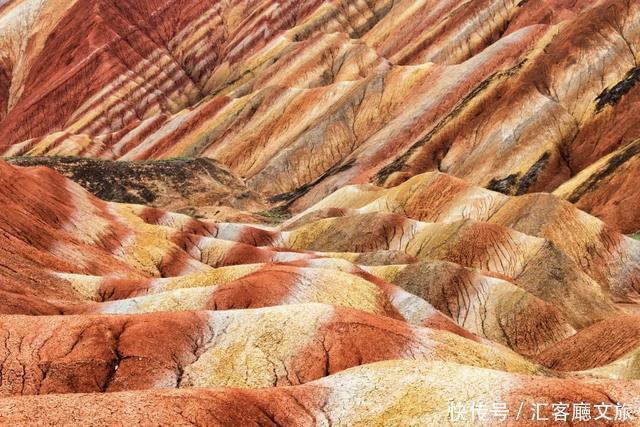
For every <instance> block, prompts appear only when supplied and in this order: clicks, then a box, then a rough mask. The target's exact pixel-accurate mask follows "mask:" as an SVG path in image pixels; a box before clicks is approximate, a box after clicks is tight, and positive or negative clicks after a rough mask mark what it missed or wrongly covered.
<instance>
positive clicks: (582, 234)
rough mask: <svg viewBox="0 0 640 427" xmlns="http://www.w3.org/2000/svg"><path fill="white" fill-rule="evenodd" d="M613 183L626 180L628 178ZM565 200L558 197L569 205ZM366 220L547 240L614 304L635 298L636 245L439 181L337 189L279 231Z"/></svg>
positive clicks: (530, 204)
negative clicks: (457, 224)
mask: <svg viewBox="0 0 640 427" xmlns="http://www.w3.org/2000/svg"><path fill="white" fill-rule="evenodd" d="M619 176H624V177H629V179H631V176H630V175H629V174H626V175H619ZM628 182H629V183H630V182H631V181H628ZM568 184H569V183H567V184H566V185H565V186H568ZM565 186H563V187H561V189H562V188H565ZM561 189H559V193H560V191H561ZM568 191H570V189H567V192H565V193H566V194H568ZM623 191H624V190H623ZM566 194H559V195H560V196H562V197H567V198H570V196H567V195H566ZM365 200H366V201H368V203H364V201H365ZM613 203H615V201H614V202H613ZM621 209H622V208H619V209H618V211H621ZM630 209H633V204H630ZM368 212H372V213H373V212H381V213H384V212H388V213H397V214H402V215H404V216H406V217H408V218H412V219H416V220H420V221H427V222H453V221H460V220H463V219H473V220H476V221H486V222H490V223H495V224H500V225H503V226H506V227H509V228H510V229H513V230H516V231H520V232H522V233H525V234H527V235H530V236H536V237H541V238H544V239H547V240H549V241H550V242H552V243H553V245H554V246H555V247H557V248H558V249H559V250H561V251H562V252H564V253H565V254H566V255H567V256H569V257H570V258H571V259H572V260H573V261H574V262H575V263H576V264H578V265H579V266H580V267H581V268H582V269H583V270H584V271H585V272H586V273H588V274H589V276H590V277H591V278H593V279H594V280H596V281H597V282H598V283H599V284H601V285H602V286H603V287H605V288H606V289H607V290H608V291H609V292H610V293H611V294H612V296H614V297H615V298H616V299H618V300H621V301H629V300H635V299H637V296H638V290H639V289H640V245H638V243H636V242H634V241H632V240H631V239H628V238H626V237H624V236H623V235H622V234H620V233H619V232H618V231H616V230H615V229H614V228H613V227H610V226H608V225H607V224H605V223H602V222H601V221H599V220H598V219H596V218H594V217H591V216H589V215H587V214H585V213H584V212H582V211H580V210H578V209H576V208H575V207H574V206H573V205H572V204H570V203H568V202H565V201H563V200H562V199H560V198H558V197H555V196H552V195H549V194H544V193H540V194H538V193H536V194H528V195H523V196H518V197H510V196H505V195H503V194H500V193H498V192H493V191H489V190H486V189H483V188H480V187H475V186H473V185H471V184H469V183H467V182H466V181H463V180H461V179H459V178H456V177H453V176H450V175H447V174H443V173H437V172H430V173H426V174H421V175H417V176H415V177H412V178H411V179H409V180H407V181H406V182H404V183H402V184H400V185H398V186H396V187H392V188H390V189H387V190H384V189H379V188H370V189H362V190H358V187H357V186H354V187H351V186H347V187H344V188H342V189H340V190H337V191H336V192H335V193H333V194H332V195H330V196H329V197H327V198H326V199H323V200H322V201H320V202H318V203H317V204H316V205H314V206H312V207H310V208H309V209H307V210H306V211H303V212H301V213H300V214H298V215H296V216H294V217H293V218H291V219H289V220H288V221H286V222H285V223H283V225H282V226H281V228H282V229H284V230H290V229H294V228H296V227H300V226H302V225H304V224H308V223H310V222H313V221H316V220H318V219H322V218H333V217H344V216H348V215H356V214H361V213H368Z"/></svg>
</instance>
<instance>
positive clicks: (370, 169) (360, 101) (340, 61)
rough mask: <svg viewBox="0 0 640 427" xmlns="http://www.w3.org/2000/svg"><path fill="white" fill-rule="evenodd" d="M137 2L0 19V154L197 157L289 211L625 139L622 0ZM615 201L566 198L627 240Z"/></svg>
mask: <svg viewBox="0 0 640 427" xmlns="http://www.w3.org/2000/svg"><path fill="white" fill-rule="evenodd" d="M134 3H135V2H134ZM134 3H131V2H129V1H127V0H119V1H116V2H105V1H104V0H86V1H84V0H83V1H79V2H75V3H71V4H65V5H64V7H59V6H60V5H58V4H57V3H56V2H55V1H53V0H49V1H45V2H43V4H44V6H43V9H42V10H36V11H34V13H33V14H31V15H29V16H30V17H31V18H32V19H31V20H30V22H29V23H27V24H28V25H26V27H25V28H22V27H20V26H18V27H14V26H11V25H9V26H7V29H6V31H5V33H6V34H7V35H8V36H10V37H8V40H10V43H8V45H7V46H8V47H4V49H3V50H6V51H7V52H9V54H8V55H5V56H7V59H6V60H4V61H0V63H1V64H2V65H0V101H2V102H0V105H5V104H6V106H4V107H3V108H4V110H5V113H0V114H5V117H4V119H3V120H2V122H1V126H0V138H2V137H3V136H4V138H2V139H3V141H6V142H7V144H8V145H7V147H6V150H3V151H4V152H5V154H8V155H20V154H26V155H30V156H34V155H61V154H74V155H81V156H89V157H101V158H110V159H159V158H163V159H168V158H171V157H176V156H210V157H213V158H215V159H216V160H218V161H220V162H222V163H223V164H225V165H226V166H228V167H229V168H230V169H231V170H232V171H233V172H234V173H235V174H236V175H237V176H241V177H243V178H245V179H246V180H247V184H248V186H249V187H250V188H251V189H252V190H255V191H257V192H258V193H260V194H262V195H265V196H267V197H269V198H270V200H271V201H272V202H273V203H277V204H280V203H283V204H284V205H285V206H286V207H290V208H291V209H293V210H294V211H299V210H303V209H305V208H307V207H308V206H310V205H311V204H313V203H315V202H317V201H319V200H321V199H322V198H323V197H324V196H326V195H327V194H329V193H330V192H332V191H334V190H335V189H336V188H340V187H342V186H344V185H345V184H349V183H365V182H376V183H378V184H384V185H386V186H389V185H392V184H396V183H399V182H402V181H404V180H406V179H408V178H410V177H411V176H413V175H415V174H416V173H420V172H424V171H427V170H441V171H445V172H448V173H451V174H453V175H456V176H459V177H462V178H465V179H467V180H468V181H469V182H472V183H475V184H478V185H481V186H485V187H489V188H492V189H495V190H498V191H501V192H504V193H508V194H524V193H530V192H535V191H541V190H544V191H552V190H554V189H556V188H557V187H558V186H559V185H561V184H562V183H564V182H566V181H567V180H569V179H571V178H573V177H575V176H576V175H577V174H579V172H581V171H584V170H586V169H587V168H589V167H590V166H591V165H594V164H595V163H597V162H599V161H601V160H602V159H603V158H604V157H606V156H608V155H610V154H611V153H613V152H615V150H618V149H622V148H624V147H626V146H628V145H629V144H630V143H631V142H633V141H635V140H637V139H638V137H640V133H638V129H640V128H638V127H637V124H636V121H635V120H634V116H633V114H632V112H633V111H635V109H634V105H635V100H636V98H637V95H638V93H640V92H638V90H639V89H638V87H637V80H638V78H637V77H638V75H639V74H638V71H637V64H636V62H637V61H636V56H637V54H636V51H635V50H634V49H635V47H634V46H635V45H636V44H637V43H636V42H637V38H638V31H637V25H635V21H636V20H637V19H638V16H640V9H639V8H638V5H637V4H636V3H633V2H628V1H626V0H602V1H598V2H587V1H583V0H580V1H567V0H553V1H544V2H531V1H529V2H526V1H525V2H522V1H517V0H509V1H502V0H500V1H497V0H472V1H469V2H466V3H464V4H460V3H459V2H456V1H449V0H440V1H433V0H421V1H417V2H411V1H399V2H393V1H390V0H367V1H363V0H360V1H359V2H358V4H357V7H356V6H354V7H345V5H344V3H343V2H338V1H331V2H322V1H319V0H308V1H305V2H293V1H279V2H277V3H273V4H274V5H277V7H276V6H269V5H270V4H271V3H270V2H267V1H264V2H249V1H240V2H233V3H230V4H227V3H224V2H222V3H215V4H209V3H202V2H195V3H194V0H188V1H186V2H182V3H181V4H180V6H178V5H177V4H176V3H175V2H170V1H167V0H163V1H160V2H155V3H152V4H151V3H149V4H144V5H140V4H137V3H136V4H134ZM192 3H193V4H192ZM55 6H58V7H55ZM272 7H276V9H274V10H272ZM183 10H188V12H183ZM5 13H6V12H5ZM5 13H3V16H4V15H5ZM175 16H179V17H180V18H179V19H178V18H175ZM23 27H24V26H23ZM18 30H20V31H18ZM12 31H13V32H15V31H18V32H19V33H20V34H22V35H24V36H26V38H25V39H26V40H28V43H27V46H26V48H25V49H23V50H24V51H23V52H20V55H17V56H18V57H19V58H17V57H16V55H15V53H14V50H15V49H12V48H14V47H15V46H14V45H15V42H13V39H14V38H15V37H14V36H13V35H12V34H13V33H12ZM585 58H587V59H588V60H583V59H585ZM593 62H597V63H598V66H597V67H595V68H593V67H591V65H590V64H591V63H593ZM406 64H411V65H406ZM42 76H45V77H46V78H43V77H42ZM392 94H393V95H392ZM514 129H516V130H515V131H513V130H514ZM525 142H526V143H525ZM487 159H489V160H488V161H487ZM629 167H630V169H632V168H633V162H631V163H630V164H629ZM625 175H627V174H626V173H625ZM594 180H595V181H600V180H604V181H605V182H604V183H603V184H602V185H603V186H604V187H607V188H609V190H603V191H604V192H605V193H606V194H611V192H612V191H614V189H616V190H618V191H617V195H616V196H615V198H614V199H615V200H614V201H620V202H621V201H622V200H627V199H630V200H635V199H637V197H635V193H634V192H633V191H634V189H633V187H632V186H630V185H619V184H620V183H621V181H620V180H618V181H616V183H615V185H608V184H607V180H606V179H604V178H603V177H602V176H601V174H596V175H594ZM591 187H592V188H595V186H593V185H592V186H591ZM603 203H605V205H603ZM626 205H627V204H626V203H618V204H613V203H610V204H606V202H605V201H604V200H602V199H599V198H597V199H595V200H594V199H591V200H590V201H588V200H585V201H584V202H583V204H582V205H581V206H582V207H584V208H585V209H588V210H589V211H590V212H593V213H596V214H598V215H599V216H601V217H602V218H604V219H606V220H607V221H612V224H611V225H613V226H618V227H619V229H620V230H621V231H624V232H625V233H629V232H633V231H636V230H634V227H635V220H636V218H635V216H634V215H633V212H634V211H633V210H632V209H631V208H627V207H625V206H626ZM175 209H183V207H182V206H180V207H176V208H175ZM206 213H207V214H208V215H211V216H214V217H215V218H217V219H222V218H225V217H227V218H230V219H239V218H243V220H242V221H251V222H255V221H256V220H257V218H255V217H253V216H252V215H248V216H246V215H244V214H243V213H242V212H235V211H228V208H224V209H214V210H213V211H209V210H207V212H206Z"/></svg>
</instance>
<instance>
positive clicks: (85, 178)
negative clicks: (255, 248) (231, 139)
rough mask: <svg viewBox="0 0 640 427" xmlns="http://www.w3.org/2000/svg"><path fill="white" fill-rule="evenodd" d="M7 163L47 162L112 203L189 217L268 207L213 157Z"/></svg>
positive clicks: (34, 160)
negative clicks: (217, 210) (221, 209)
mask: <svg viewBox="0 0 640 427" xmlns="http://www.w3.org/2000/svg"><path fill="white" fill-rule="evenodd" d="M9 162H10V163H12V164H15V165H18V166H47V167H49V168H52V169H54V170H55V171H57V172H59V173H60V174H62V175H63V176H66V177H67V178H69V179H71V180H72V181H74V182H76V183H78V184H80V185H81V186H82V187H84V188H85V189H86V190H87V191H89V192H90V193H92V194H94V195H95V196H97V197H98V198H100V199H102V200H105V201H109V202H118V203H132V204H142V205H147V206H154V207H158V208H161V209H164V210H170V211H173V212H183V213H186V214H189V215H191V216H206V215H207V213H208V212H211V211H215V208H216V207H218V206H227V207H231V208H234V209H237V210H238V211H254V212H257V211H261V210H264V209H266V206H265V205H264V204H262V202H261V201H260V198H259V197H258V195H257V194H255V193H254V192H252V191H251V190H249V189H248V188H247V187H246V186H245V185H244V183H243V182H242V180H240V179H239V178H237V177H236V176H234V175H233V174H232V173H231V172H230V171H229V170H228V169H226V168H225V167H224V166H222V165H220V164H219V163H217V162H215V161H214V160H211V159H185V160H166V161H157V162H113V161H107V160H92V159H83V158H76V157H72V158H67V157H22V158H15V159H9ZM239 213H240V212H239Z"/></svg>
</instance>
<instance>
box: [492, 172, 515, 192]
mask: <svg viewBox="0 0 640 427" xmlns="http://www.w3.org/2000/svg"><path fill="white" fill-rule="evenodd" d="M517 182H518V174H515V173H514V174H511V175H509V176H507V177H506V178H501V179H496V178H492V179H491V181H490V182H489V185H487V188H488V189H489V190H491V191H497V192H499V193H502V194H513V188H514V187H515V185H516V183H517Z"/></svg>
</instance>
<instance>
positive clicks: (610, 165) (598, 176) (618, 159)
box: [567, 139, 640, 203]
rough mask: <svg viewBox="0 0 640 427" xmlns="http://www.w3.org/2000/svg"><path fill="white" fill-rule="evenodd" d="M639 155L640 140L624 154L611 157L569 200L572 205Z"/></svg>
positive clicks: (625, 149)
mask: <svg viewBox="0 0 640 427" xmlns="http://www.w3.org/2000/svg"><path fill="white" fill-rule="evenodd" d="M638 153H640V139H639V140H636V141H635V142H633V143H631V144H629V145H628V146H626V147H625V148H624V150H623V151H622V152H620V153H618V154H616V155H615V156H613V157H611V159H609V161H608V162H607V164H606V165H605V166H604V167H603V168H602V169H600V170H599V171H598V172H596V173H595V174H593V175H591V176H590V177H589V178H588V179H587V180H586V181H585V182H583V183H582V184H581V185H580V186H578V188H576V189H575V190H574V192H573V193H571V196H569V198H568V199H567V200H569V201H570V202H571V203H576V202H577V201H578V200H580V199H581V198H582V197H583V196H584V195H585V194H586V193H588V192H589V191H590V190H591V189H592V188H594V187H596V186H597V185H598V183H599V182H600V181H602V180H603V179H605V178H606V177H608V176H609V175H611V174H612V173H613V172H614V171H615V170H616V169H618V168H619V167H620V166H622V165H623V164H624V163H626V162H627V160H629V159H631V158H632V157H634V156H636V155H637V154H638Z"/></svg>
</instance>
